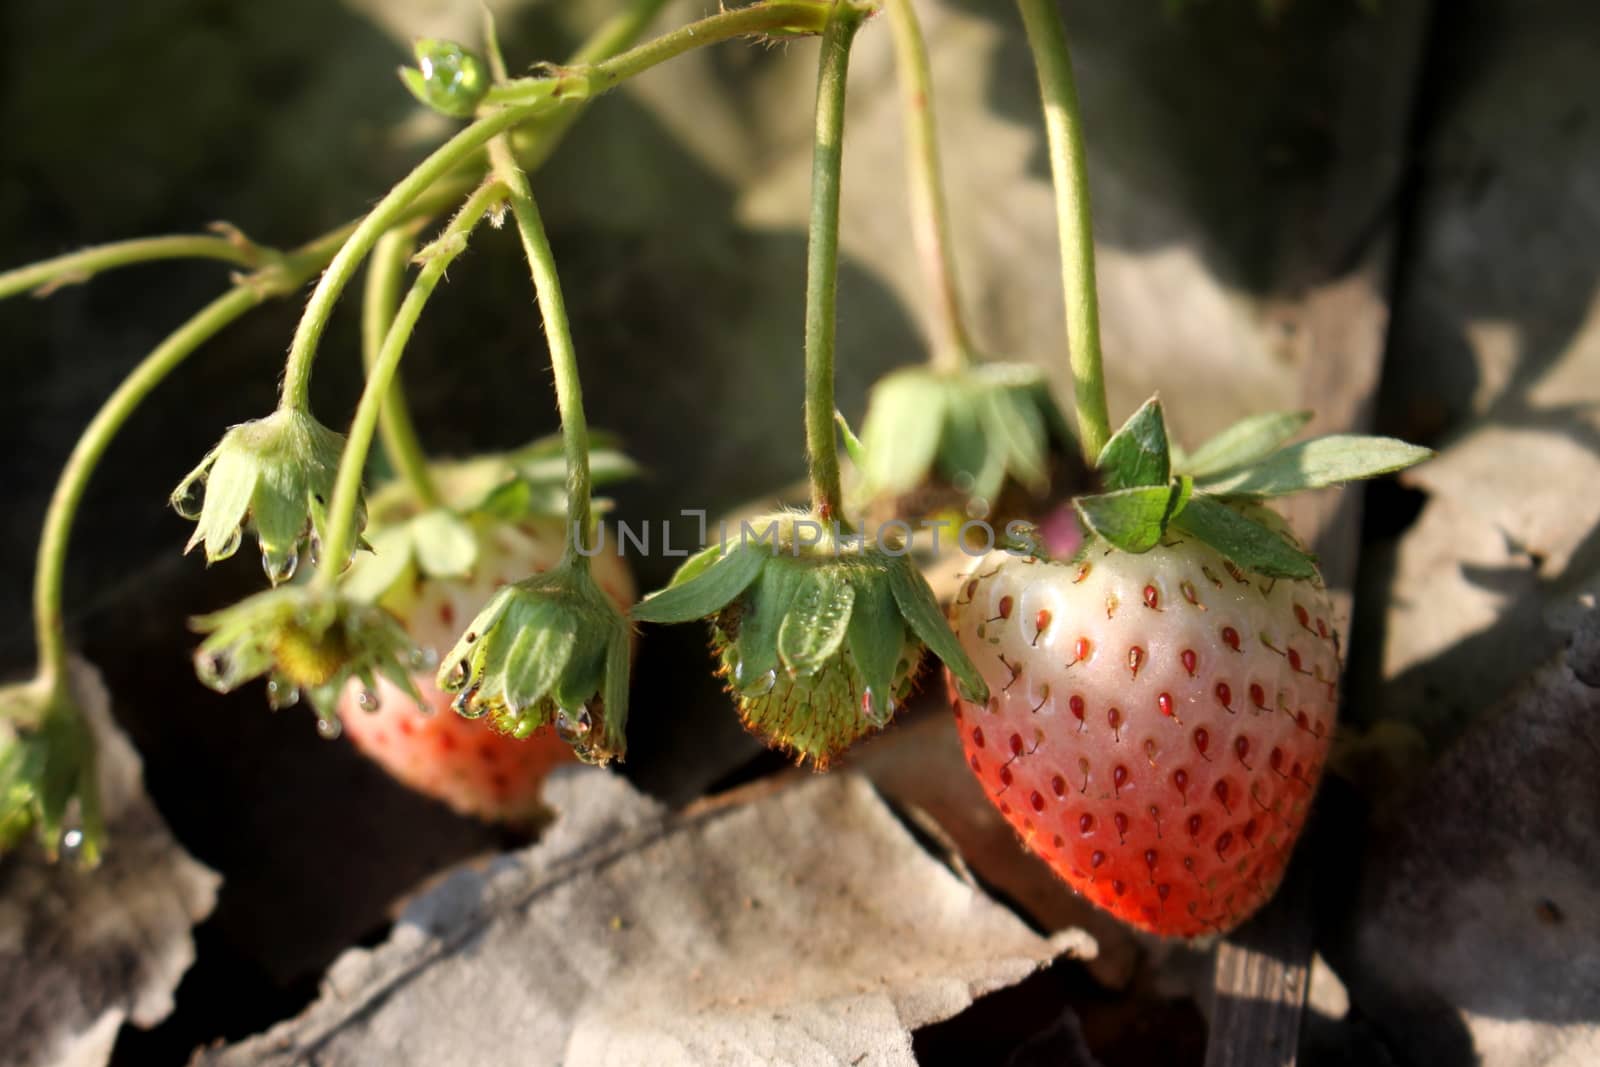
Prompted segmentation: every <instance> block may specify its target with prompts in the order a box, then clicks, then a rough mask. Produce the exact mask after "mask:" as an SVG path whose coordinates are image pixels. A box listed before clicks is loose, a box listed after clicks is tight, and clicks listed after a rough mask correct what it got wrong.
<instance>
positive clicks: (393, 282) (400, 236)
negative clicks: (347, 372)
mask: <svg viewBox="0 0 1600 1067" xmlns="http://www.w3.org/2000/svg"><path fill="white" fill-rule="evenodd" d="M415 248H416V239H415V237H414V236H413V234H412V230H411V228H410V227H399V228H396V229H393V230H390V231H389V232H388V233H386V234H384V235H383V236H382V237H381V238H379V239H378V244H377V247H375V248H374V249H373V250H372V263H371V264H370V265H368V267H367V292H366V297H365V302H364V303H363V305H362V314H361V360H362V363H363V364H365V366H366V369H367V373H368V374H371V373H372V368H373V365H374V364H375V363H377V361H378V353H379V352H380V351H382V349H383V341H384V338H385V337H386V336H387V335H388V333H389V327H390V326H391V325H392V324H393V323H394V316H395V309H396V308H397V307H398V306H399V304H400V287H401V286H402V285H403V284H404V282H405V279H406V267H407V265H408V264H409V263H410V262H411V254H412V251H413V250H414V249H415ZM378 435H379V437H380V438H381V439H382V441H383V451H384V453H385V454H386V455H387V456H388V457H389V462H390V463H391V464H392V465H393V466H394V469H395V471H396V473H398V474H399V475H400V477H402V478H404V479H405V480H406V484H407V485H409V486H410V487H411V491H412V492H413V493H415V494H416V496H417V499H418V500H419V501H421V503H422V505H423V507H429V508H431V507H437V506H438V504H439V491H438V489H437V488H436V487H435V486H434V484H433V476H432V475H430V474H429V473H428V460H427V454H426V453H425V452H423V450H422V442H421V441H419V440H418V439H417V428H416V424H415V423H413V422H412V421H411V407H410V405H409V404H407V403H406V393H405V386H404V385H403V384H402V382H401V380H400V376H399V374H398V373H397V374H396V375H395V378H394V381H393V382H391V383H390V384H389V395H388V396H387V397H385V398H384V401H383V406H382V407H381V408H379V409H378Z"/></svg>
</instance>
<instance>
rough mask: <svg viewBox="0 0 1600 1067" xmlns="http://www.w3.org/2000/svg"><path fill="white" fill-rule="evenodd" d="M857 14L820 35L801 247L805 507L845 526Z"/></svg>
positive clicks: (846, 9)
mask: <svg viewBox="0 0 1600 1067" xmlns="http://www.w3.org/2000/svg"><path fill="white" fill-rule="evenodd" d="M861 18H862V15H861V12H860V11H859V10H857V9H856V8H855V7H854V6H852V5H851V4H849V3H848V0H846V2H844V3H840V4H839V5H838V6H836V7H835V8H834V9H833V16H832V18H830V19H829V20H828V24H827V27H826V29H824V30H823V34H822V54H821V59H820V61H819V64H818V69H817V129H816V140H815V141H814V142H813V144H812V155H811V218H810V223H809V240H808V242H807V245H806V376H805V384H806V452H807V454H808V458H809V461H810V471H811V507H812V510H814V511H815V512H816V513H817V516H818V518H821V519H822V520H824V521H833V520H837V521H839V522H841V523H842V522H844V521H845V518H844V506H843V503H842V499H841V493H840V488H839V449H838V443H837V439H836V437H835V434H836V433H837V432H838V431H837V429H836V427H835V425H834V400H833V354H834V353H833V349H834V334H835V327H836V323H835V316H834V310H835V303H836V298H837V296H838V287H839V284H838V283H839V181H840V171H841V167H842V165H843V162H844V101H845V81H846V79H847V77H848V74H849V69H850V44H851V42H852V41H853V40H854V39H855V35H856V30H857V29H859V28H860V26H861Z"/></svg>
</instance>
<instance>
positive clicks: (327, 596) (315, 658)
mask: <svg viewBox="0 0 1600 1067" xmlns="http://www.w3.org/2000/svg"><path fill="white" fill-rule="evenodd" d="M191 625H192V626H193V627H194V629H195V630H197V631H198V632H200V633H203V634H206V635H207V636H206V639H205V640H204V641H203V642H201V644H200V647H199V649H198V650H196V652H195V655H194V664H195V674H196V675H197V676H198V677H199V679H200V681H201V682H202V683H204V684H205V685H207V686H209V687H210V688H212V689H215V690H217V691H218V692H221V693H227V692H231V691H233V690H234V689H237V688H238V687H239V686H240V685H243V684H244V683H245V682H248V681H250V680H252V679H255V678H261V677H267V678H268V679H269V683H270V686H271V687H272V688H271V689H269V695H273V694H276V695H275V696H273V700H274V703H275V704H276V705H278V706H282V705H283V704H286V703H292V702H293V700H294V699H298V697H299V695H300V694H304V695H305V696H306V697H307V698H309V700H310V702H311V705H312V707H313V708H315V709H316V712H317V714H318V716H320V717H321V718H322V719H323V720H324V721H325V722H327V723H330V724H332V725H330V727H329V732H330V733H333V732H336V731H337V725H336V724H337V711H336V705H337V704H338V702H339V697H340V695H341V693H342V692H343V690H344V688H345V686H346V684H347V683H348V682H349V681H350V680H351V679H352V678H355V679H360V680H362V681H370V680H371V679H373V678H374V677H377V676H382V677H384V678H387V679H388V680H389V681H391V682H393V683H394V684H395V686H396V687H397V688H399V689H400V690H401V691H402V692H404V693H406V694H408V695H409V696H410V697H411V698H412V699H413V700H416V701H417V702H419V703H420V702H421V700H422V697H421V694H420V693H419V692H418V691H417V687H416V684H415V683H414V682H413V681H412V679H411V672H412V671H413V670H415V669H416V668H417V666H418V665H419V664H420V663H421V661H422V653H421V651H420V650H419V649H417V647H416V645H415V644H414V643H413V642H412V641H411V639H410V638H409V637H408V636H406V632H405V630H404V629H403V628H402V627H401V626H400V623H399V621H398V620H396V619H395V617H394V616H392V615H390V614H389V613H388V612H387V611H384V610H383V609H382V608H380V607H377V606H375V605H373V604H370V603H366V602H363V601H360V600H357V599H355V598H354V597H351V596H349V595H348V594H346V593H345V592H344V591H343V590H334V591H328V590H324V589H322V588H320V587H319V586H317V585H316V584H311V585H295V586H284V587H281V588H278V589H270V590H267V591H266V592H263V593H257V594H256V595H255V596H252V597H248V598H246V599H245V600H242V601H240V602H239V603H237V604H235V605H233V606H232V607H228V608H224V609H223V610H222V611H218V612H214V613H212V614H210V615H203V616H200V617H199V618H196V619H193V620H191ZM291 694H292V695H291Z"/></svg>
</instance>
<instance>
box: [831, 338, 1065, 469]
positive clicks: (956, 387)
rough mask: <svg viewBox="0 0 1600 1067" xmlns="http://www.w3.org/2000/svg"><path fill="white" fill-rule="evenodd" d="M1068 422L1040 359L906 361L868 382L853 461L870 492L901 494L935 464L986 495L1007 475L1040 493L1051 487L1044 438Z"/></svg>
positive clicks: (1046, 438) (1057, 431)
mask: <svg viewBox="0 0 1600 1067" xmlns="http://www.w3.org/2000/svg"><path fill="white" fill-rule="evenodd" d="M1065 426H1066V422H1065V420H1064V419H1063V418H1062V417H1061V415H1060V412H1059V410H1057V409H1056V407H1055V403H1054V400H1053V399H1052V398H1051V396H1050V391H1049V388H1048V386H1047V384H1046V383H1045V380H1044V376H1043V374H1042V372H1041V371H1040V370H1039V369H1038V368H1037V367H1031V366H1026V365H1021V364H1008V363H986V364H981V365H979V366H976V367H971V368H967V369H963V370H958V371H940V370H933V369H931V368H928V367H908V368H904V369H901V370H897V371H895V372H893V373H891V374H889V375H887V376H885V377H884V378H883V379H881V380H880V381H879V382H878V384H877V385H875V386H874V387H873V390H872V396H871V398H870V401H869V403H868V407H867V415H866V418H865V420H864V421H863V424H862V432H861V441H860V451H861V452H862V453H863V455H862V457H861V458H860V459H859V460H857V463H858V465H859V466H860V467H861V468H862V471H863V473H864V475H865V480H866V487H867V489H868V490H869V491H870V492H872V493H874V494H885V495H890V496H898V495H900V494H902V493H906V492H909V491H911V490H914V489H916V488H918V487H919V486H921V485H922V484H923V483H924V482H926V481H927V479H928V478H929V477H930V476H932V475H933V474H934V473H935V472H937V473H938V474H939V475H940V476H942V477H943V478H945V479H947V480H948V481H949V482H950V483H951V484H952V485H956V486H958V487H959V488H962V489H963V490H965V491H967V492H970V493H971V494H972V495H973V496H974V497H977V498H981V499H984V500H992V499H994V498H995V497H996V496H998V495H999V494H1000V492H1001V490H1002V488H1003V487H1004V485H1005V481H1006V479H1007V478H1012V479H1015V480H1016V481H1017V482H1019V483H1020V484H1022V485H1023V486H1024V487H1026V488H1027V489H1028V490H1029V491H1031V492H1033V493H1036V494H1038V493H1042V492H1044V491H1045V490H1046V489H1047V488H1048V487H1049V470H1048V442H1049V440H1050V437H1051V436H1052V435H1055V436H1057V437H1061V438H1062V439H1063V440H1064V439H1065V435H1064V433H1063V432H1062V431H1063V429H1064V427H1065ZM851 455H852V459H855V458H856V457H855V451H854V450H852V452H851Z"/></svg>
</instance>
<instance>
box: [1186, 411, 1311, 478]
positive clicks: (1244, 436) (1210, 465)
mask: <svg viewBox="0 0 1600 1067" xmlns="http://www.w3.org/2000/svg"><path fill="white" fill-rule="evenodd" d="M1310 421H1311V412H1309V411H1274V412H1271V413H1270V414H1266V415H1251V416H1250V417H1249V418H1246V419H1240V420H1239V421H1238V422H1236V423H1234V424H1233V425H1232V426H1229V427H1228V428H1227V429H1226V430H1223V431H1222V432H1221V433H1219V434H1217V435H1216V436H1215V437H1213V438H1211V439H1210V440H1209V441H1207V442H1206V443H1205V444H1203V445H1201V446H1200V447H1199V448H1197V449H1195V450H1194V452H1193V454H1191V455H1190V456H1189V458H1188V459H1187V460H1186V461H1185V462H1184V463H1183V470H1184V472H1185V473H1186V474H1191V475H1193V476H1194V477H1196V478H1203V477H1206V476H1207V475H1211V474H1217V473H1220V472H1221V471H1225V470H1231V469H1232V468H1234V467H1242V466H1244V465H1245V464H1246V463H1254V462H1255V461H1256V460H1258V459H1260V458H1261V457H1263V456H1265V455H1268V454H1270V453H1271V452H1272V451H1273V450H1274V449H1276V448H1277V447H1278V446H1279V445H1281V444H1283V443H1284V442H1285V441H1287V440H1289V438H1291V437H1293V436H1294V435H1295V434H1297V433H1299V432H1300V429H1301V427H1303V426H1305V424H1306V423H1308V422H1310Z"/></svg>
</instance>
